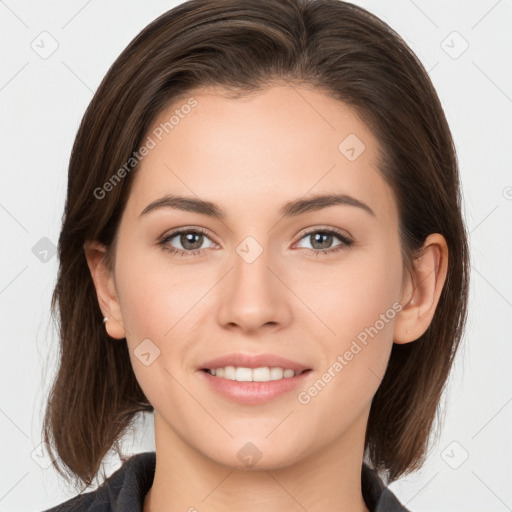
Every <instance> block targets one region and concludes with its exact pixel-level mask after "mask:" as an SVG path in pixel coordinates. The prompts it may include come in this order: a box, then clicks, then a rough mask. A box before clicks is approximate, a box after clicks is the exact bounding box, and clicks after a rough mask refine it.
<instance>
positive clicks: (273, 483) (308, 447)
mask: <svg viewBox="0 0 512 512" xmlns="http://www.w3.org/2000/svg"><path fill="white" fill-rule="evenodd" d="M221 92H222V90H221V89H212V88H210V89H199V90H196V91H193V94H192V93H191V94H189V95H188V97H190V96H192V97H194V98H195V99H196V100H197V102H198V104H197V106H196V107H195V108H193V109H192V110H191V112H190V113H189V114H188V115H186V116H184V118H183V119H180V122H179V124H178V125H176V126H175V127H174V129H173V130H172V131H171V132H170V133H169V135H167V136H166V137H164V138H163V140H162V141H161V142H159V143H158V145H157V146H156V147H155V148H154V149H152V150H151V151H150V152H149V154H148V155H147V156H146V157H144V159H143V161H142V164H141V166H140V168H139V169H138V170H137V171H136V172H135V176H134V180H135V181H134V183H133V188H132V189H131V193H130V196H129V199H128V202H127V205H126V209H125V211H124V213H123V216H122V219H121V224H120V228H119V232H118V241H117V247H116V253H115V265H114V268H113V270H112V271H110V270H109V268H108V267H107V266H106V265H105V261H104V260H103V256H104V254H105V248H104V247H103V246H101V245H99V244H98V243H96V242H94V241H89V242H88V243H87V244H86V246H85V250H86V256H87V261H88V264H89V268H90V270H91V275H92V277H93V279H94V283H95V286H96V290H97V293H98V300H99V304H100V307H101V308H102V311H103V313H104V315H105V316H107V317H108V318H109V321H108V322H107V324H106V328H107V331H108V333H109V335H110V336H112V337H113V338H117V339H123V338H126V340H127V343H128V346H129V350H130V355H131V361H132V366H133V371H134V372H135V375H136V378H137V380H138V382H139V383H140V385H141V387H142V389H143V391H144V393H145V394H146V396H147V398H148V400H149V401H150V402H151V404H152V405H153V406H154V408H155V415H154V421H155V443H156V454H157V465H156V471H155V477H154V482H153V486H152V488H151V490H150V492H149V493H148V494H147V495H146V499H145V502H144V511H145V512H147V511H149V510H151V511H152V512H160V511H164V510H165V511H167V512H169V511H178V510H180V511H185V510H189V509H190V510H194V509H191V507H195V508H196V509H197V510H200V511H221V510H222V511H235V510H236V511H238V512H250V511H256V510H258V511H261V510H266V511H268V512H277V511H281V512H282V511H303V510H308V511H310V512H313V511H320V510H322V511H325V510H339V511H349V510H350V511H352V512H354V511H366V510H367V508H366V506H365V503H364V501H363V498H362V493H361V462H362V459H363V450H364V434H365V429H366V425H367V421H368V414H369V410H370V405H371V400H372V398H373V396H374V394H375V392H376V391H377V388H378V386H379V384H380V381H381V378H382V376H383V375H384V372H385V369H386V365H387V362H388V359H389V355H390V351H391V348H392V344H393V342H395V343H408V342H412V341H414V340H415V339H417V338H419V337H420V336H421V335H422V334H423V333H424V332H425V330H426V329H427V327H428V325H429V324H430V322H431V320H432V317H433V314H434V311H435V308H436V305H437V303H438V300H439V296H440V293H441V290H442V286H443V284H444V281H445V277H446V269H447V246H446V242H445V240H444V238H443V237H442V236H441V235H439V234H433V235H430V236H429V237H428V238H427V240H426V242H425V246H424V251H423V255H422V256H421V258H418V259H417V260H415V261H414V270H413V273H412V274H410V273H408V272H406V271H405V270H404V265H403V261H402V256H401V251H400V243H399V233H398V225H399V224H398V210H397V205H396V202H395V199H394V196H393V193H392V190H391V188H390V187H389V186H388V185H387V183H386V182H385V181H384V179H383V178H382V176H381V175H380V173H379V171H378V169H377V167H376V162H377V151H378V141H377V140H376V139H375V138H374V136H373V135H372V133H371V132H370V131H369V129H368V128H367V127H366V126H365V125H364V124H363V123H362V122H361V120H360V119H359V118H358V117H357V116H356V115H355V113H354V112H353V111H352V110H351V109H349V108H348V107H347V106H346V105H345V104H343V103H341V102H339V101H336V100H334V99H331V98H328V97H327V96H325V95H323V94H322V93H321V92H318V91H315V90H313V89H308V88H305V87H302V86H301V87H290V86H277V85H276V86H271V87H270V86H269V88H267V89H265V90H264V91H263V92H260V93H258V94H251V95H250V96H248V97H246V98H243V99H237V100H233V99H227V98H225V97H223V96H222V95H221V94H220V93H221ZM185 102H186V100H180V101H177V102H174V103H173V105H170V106H169V108H168V109H166V110H165V112H162V113H161V114H160V116H159V117H158V118H157V119H155V121H154V123H153V127H152V128H154V127H157V126H158V125H159V124H160V123H161V122H165V121H166V120H168V119H169V117H170V116H171V115H172V112H174V110H175V109H176V108H179V107H180V105H183V104H184V103H185ZM349 134H355V135H356V136H357V137H358V138H359V139H360V140H361V141H362V142H363V143H364V145H365V150H364V151H363V152H362V153H361V154H360V155H359V157H358V158H356V159H355V160H354V161H350V160H349V159H347V158H346V156H345V155H344V154H342V153H341V152H340V151H339V150H338V145H339V144H340V142H341V141H343V140H344V139H345V138H346V137H347V136H348V135H349ZM168 193H174V194H179V195H187V196H192V197H194V198H200V199H203V200H208V201H212V202H214V203H216V204H217V205H218V206H219V207H220V208H222V210H223V211H225V212H226V219H225V220H223V221H221V220H219V219H216V218H213V217H209V216H206V215H202V214H199V213H195V212H185V211H179V210H176V209H171V208H162V209H159V210H155V211H153V212H151V213H149V214H147V215H143V216H140V214H141V212H142V211H143V210H144V208H145V207H146V206H147V205H148V204H150V203H151V202H152V201H155V200H156V199H159V198H161V197H162V196H164V195H165V194H168ZM321 193H343V194H348V195H350V196H352V197H354V198H356V199H358V200H359V201H362V202H364V203H365V204H367V205H368V206H369V207H370V208H371V209H372V210H373V212H374V215H371V214H369V213H368V212H367V211H365V210H364V209H362V208H358V207H355V206H350V205H335V206H330V207H328V208H324V209H321V210H318V211H313V212H307V213H303V214H301V215H299V216H297V217H290V218H283V217H282V216H281V215H280V214H279V209H280V208H281V206H282V205H283V204H285V203H286V202H288V201H291V200H294V199H298V198H307V197H311V196H312V195H316V194H321ZM178 227H186V228H194V227H202V228H204V229H205V230H207V232H208V234H207V235H206V236H204V237H203V238H202V240H203V242H202V243H201V238H200V237H201V235H200V234H199V235H198V237H199V239H195V241H193V243H195V244H196V245H195V246H194V247H199V248H200V252H199V254H195V255H192V256H190V255H188V256H177V255H173V254H170V253H169V252H167V251H165V250H164V249H163V248H162V247H161V246H159V245H158V244H157V241H158V239H159V238H160V237H162V236H163V235H165V234H167V233H169V232H170V231H171V229H173V228H178ZM316 228H318V229H316ZM326 228H338V229H341V230H344V232H346V233H347V234H349V235H350V237H351V238H352V239H353V241H354V243H353V244H352V245H350V246H345V245H343V248H342V249H341V250H340V251H338V252H335V253H331V254H325V255H321V254H320V255H315V254H314V252H313V249H314V248H317V249H318V248H319V247H320V250H322V251H324V252H325V251H327V250H328V249H330V248H335V246H339V245H340V244H343V242H342V241H341V240H340V239H338V238H337V235H333V238H332V242H331V243H330V245H329V243H328V242H327V243H326V244H325V245H323V246H322V245H319V244H318V242H317V243H316V244H315V239H314V237H312V236H310V235H312V234H314V233H318V232H320V233H324V232H325V229H326ZM306 232H308V233H309V236H306V234H305V233H306ZM247 236H251V237H253V238H254V239H255V240H256V241H257V242H258V244H259V245H260V246H261V248H262V249H263V252H262V253H261V254H260V255H259V256H258V257H257V258H256V259H255V261H253V262H252V263H247V262H246V261H245V260H244V259H243V258H242V257H240V256H239V254H238V253H237V251H236V249H237V247H238V246H239V244H240V243H241V242H242V241H243V240H244V239H245V238H246V237H247ZM181 242H184V245H182V243H180V237H179V236H175V237H174V238H173V239H172V240H169V241H168V242H167V247H174V248H176V249H181V250H187V248H188V250H189V252H190V251H191V250H193V248H194V247H193V248H192V249H190V247H191V246H192V245H193V244H189V245H186V243H187V242H186V240H183V238H182V239H181ZM322 247H324V248H322ZM397 303H398V304H400V305H401V307H402V309H401V311H400V312H399V313H397V314H396V315H394V318H392V319H391V320H389V321H388V322H387V323H385V326H384V328H382V329H381V330H379V332H378V334H377V335H375V336H374V337H373V338H369V340H368V343H367V345H366V346H364V347H363V348H362V350H361V351H360V352H358V353H357V355H355V356H354V357H353V359H352V360H351V361H349V362H348V364H347V365H346V366H344V367H343V369H342V371H340V372H338V373H337V374H336V377H334V378H332V380H331V381H330V382H329V383H328V384H327V385H326V386H325V387H324V388H323V389H322V390H321V392H319V393H318V394H317V395H316V396H314V397H313V398H312V399H311V400H310V402H309V403H307V404H301V403H300V402H299V401H298V398H297V395H298V393H299V392H300V391H301V390H307V389H308V388H309V387H310V386H311V385H312V384H313V383H314V382H315V381H317V380H318V379H319V378H320V377H321V376H322V374H323V373H324V372H326V371H327V369H328V368H329V367H332V365H333V363H334V362H335V361H336V360H337V357H338V355H340V354H341V355H343V354H344V353H345V352H346V351H347V350H349V349H350V346H351V342H352V341H353V340H354V339H356V337H357V335H358V334H359V333H361V332H362V331H364V329H365V327H369V326H373V325H375V323H376V321H377V320H378V319H379V318H380V315H381V314H385V313H386V311H388V310H389V309H390V308H392V305H393V304H397ZM146 338H149V339H150V340H151V341H152V343H154V345H156V346H157V347H158V349H159V350H160V356H159V357H158V358H156V359H155V360H154V361H153V362H152V363H151V364H150V365H149V366H145V365H144V364H142V363H141V361H140V360H139V359H138V358H137V357H136V356H135V355H134V350H135V349H136V348H137V346H138V345H139V344H140V343H141V341H142V340H144V339H146ZM239 351H243V352H248V353H253V354H258V353H274V354H278V355H280V356H284V357H287V358H290V359H292V360H295V361H298V362H301V363H303V364H306V365H307V366H308V367H309V368H312V371H311V372H310V374H309V376H308V377H307V378H306V381H305V384H304V385H303V386H301V388H300V389H296V390H294V391H292V392H289V393H285V394H284V395H281V396H279V397H277V398H275V399H274V400H272V401H270V402H267V403H265V404H261V405H241V404H238V403H235V402H232V401H230V400H229V399H227V398H224V397H222V396H220V395H218V394H217V393H216V392H215V391H213V390H211V389H210V387H209V386H207V385H206V384H205V383H204V379H202V378H200V377H201V376H200V375H199V374H198V367H200V366H201V364H202V363H204V362H205V361H207V360H208V359H211V358H213V357H217V356H220V355H224V354H227V353H231V352H239ZM248 442H250V443H253V444H254V445H255V446H256V447H257V449H258V450H259V452H261V458H260V459H259V460H258V461H257V463H256V464H255V465H254V466H252V467H247V466H245V465H244V463H243V462H242V461H241V460H240V459H239V458H238V457H237V453H238V452H239V450H240V449H241V448H242V447H243V446H244V445H246V443H248Z"/></svg>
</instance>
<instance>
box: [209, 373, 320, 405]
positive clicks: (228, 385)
mask: <svg viewBox="0 0 512 512" xmlns="http://www.w3.org/2000/svg"><path fill="white" fill-rule="evenodd" d="M199 373H200V374H202V376H203V377H202V378H204V379H206V382H207V383H208V384H209V385H210V386H211V387H212V388H213V390H214V391H216V392H217V393H219V394H221V395H223V396H225V397H227V398H229V399H231V400H233V401H235V402H238V403H240V404H247V405H257V404H263V403H265V402H269V401H270V400H273V399H274V398H276V397H278V396H280V395H283V394H284V393H288V392H290V391H292V390H294V389H295V388H296V387H298V386H300V385H301V384H303V383H304V380H305V379H306V378H307V377H308V375H309V374H310V373H311V370H308V371H305V372H302V373H301V374H300V375H296V376H295V377H287V378H284V379H279V380H270V381H268V382H240V381H237V380H230V379H223V378H222V377H214V376H213V375H211V374H210V373H208V372H205V371H203V370H199Z"/></svg>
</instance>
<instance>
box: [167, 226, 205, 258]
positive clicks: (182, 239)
mask: <svg viewBox="0 0 512 512" xmlns="http://www.w3.org/2000/svg"><path fill="white" fill-rule="evenodd" d="M205 238H206V239H208V240H210V239H209V238H208V237H207V236H206V231H205V230H204V229H202V228H185V229H176V230H174V231H172V232H171V233H169V234H167V235H165V236H164V238H162V239H161V240H159V242H158V245H160V246H161V247H162V248H163V249H164V250H166V251H167V252H170V253H171V254H176V255H178V256H194V255H196V254H199V253H200V252H201V250H202V249H201V246H202V245H203V243H204V240H205ZM174 239H176V241H175V242H174V243H179V244H180V245H181V247H182V249H180V248H176V247H173V246H171V245H169V244H170V242H171V240H174ZM213 245H215V244H213Z"/></svg>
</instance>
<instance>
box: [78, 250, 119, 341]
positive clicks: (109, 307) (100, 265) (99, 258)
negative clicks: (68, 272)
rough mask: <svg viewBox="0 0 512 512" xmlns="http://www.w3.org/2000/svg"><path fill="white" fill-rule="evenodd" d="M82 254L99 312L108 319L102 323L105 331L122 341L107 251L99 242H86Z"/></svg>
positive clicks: (115, 294)
mask: <svg viewBox="0 0 512 512" xmlns="http://www.w3.org/2000/svg"><path fill="white" fill-rule="evenodd" d="M84 252H85V257H86V260H87V265H88V267H89V271H90V273H91V277H92V280H93V283H94V287H95V288H96V295H97V298H98V303H99V306H100V309H101V312H102V313H103V316H104V317H108V321H107V322H104V325H105V329H106V330H107V333H108V335H109V336H110V337H111V338H116V339H123V338H125V337H126V331H125V328H124V324H123V319H122V314H121V308H120V304H119V299H118V298H117V293H116V290H115V285H114V275H113V271H112V270H111V269H110V268H108V265H107V263H106V258H105V256H106V252H107V249H106V247H105V246H104V245H102V244H100V243H99V242H96V241H87V242H86V243H85V244H84Z"/></svg>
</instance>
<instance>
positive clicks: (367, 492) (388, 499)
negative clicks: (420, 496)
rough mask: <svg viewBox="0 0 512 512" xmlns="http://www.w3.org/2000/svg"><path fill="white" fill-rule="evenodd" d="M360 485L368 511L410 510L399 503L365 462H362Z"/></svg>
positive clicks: (400, 511)
mask: <svg viewBox="0 0 512 512" xmlns="http://www.w3.org/2000/svg"><path fill="white" fill-rule="evenodd" d="M361 487H362V491H363V498H364V501H365V502H366V506H367V507H368V509H369V510H370V512H411V511H410V510H409V509H408V508H405V507H404V506H403V505H402V504H401V503H400V501H399V500H398V498H397V497H396V496H395V495H394V494H393V493H392V492H391V490H390V489H388V488H387V487H386V485H385V484H384V482H383V481H382V479H381V478H380V477H379V475H378V474H377V472H376V471H375V470H374V469H372V468H370V467H369V466H368V465H367V464H363V470H362V473H361Z"/></svg>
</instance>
